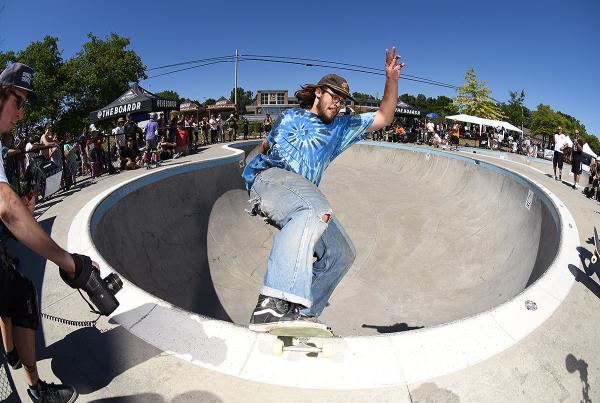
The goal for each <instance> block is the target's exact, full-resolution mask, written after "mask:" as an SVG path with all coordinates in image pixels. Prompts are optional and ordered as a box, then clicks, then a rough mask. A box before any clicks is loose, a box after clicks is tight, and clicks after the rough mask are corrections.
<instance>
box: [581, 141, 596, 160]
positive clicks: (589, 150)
mask: <svg viewBox="0 0 600 403" xmlns="http://www.w3.org/2000/svg"><path fill="white" fill-rule="evenodd" d="M583 152H584V153H585V154H587V155H589V156H591V157H593V158H598V156H597V155H596V153H594V152H593V151H592V149H591V148H590V146H589V145H588V143H585V144H584V145H583Z"/></svg>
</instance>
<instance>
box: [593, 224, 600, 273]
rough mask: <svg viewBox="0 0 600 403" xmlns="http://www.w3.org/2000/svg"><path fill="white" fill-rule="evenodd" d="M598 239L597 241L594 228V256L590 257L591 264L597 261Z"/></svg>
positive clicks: (599, 243)
mask: <svg viewBox="0 0 600 403" xmlns="http://www.w3.org/2000/svg"><path fill="white" fill-rule="evenodd" d="M599 245H600V239H598V231H597V230H596V227H594V254H593V255H592V264H596V262H597V261H598V254H599V253H600V248H599V247H598V246H599Z"/></svg>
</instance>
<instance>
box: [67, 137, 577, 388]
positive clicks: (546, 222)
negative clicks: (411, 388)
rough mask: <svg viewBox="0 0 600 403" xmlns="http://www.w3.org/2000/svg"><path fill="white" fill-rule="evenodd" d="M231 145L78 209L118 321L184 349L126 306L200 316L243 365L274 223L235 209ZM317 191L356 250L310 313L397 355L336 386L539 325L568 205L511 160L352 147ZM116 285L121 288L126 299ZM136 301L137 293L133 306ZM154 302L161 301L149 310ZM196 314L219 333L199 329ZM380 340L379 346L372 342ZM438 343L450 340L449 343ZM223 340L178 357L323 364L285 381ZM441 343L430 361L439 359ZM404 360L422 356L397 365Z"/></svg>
mask: <svg viewBox="0 0 600 403" xmlns="http://www.w3.org/2000/svg"><path fill="white" fill-rule="evenodd" d="M237 147H238V148H241V149H242V151H239V150H237V151H235V150H232V149H231V148H229V150H230V151H231V153H230V155H224V156H222V157H220V158H217V159H213V160H209V161H200V162H194V163H189V164H185V165H182V166H178V167H173V168H170V169H166V170H163V171H160V172H157V173H154V174H149V175H147V176H144V177H142V178H140V179H137V180H134V181H130V182H128V183H126V184H124V185H122V186H120V187H118V188H115V189H113V190H111V191H110V192H107V193H106V194H104V195H101V196H100V197H99V198H98V200H97V201H96V202H95V204H94V205H93V207H92V208H91V209H90V212H91V216H90V217H89V218H88V220H89V224H90V227H89V228H90V234H91V239H90V241H91V242H92V243H93V247H92V250H93V251H94V252H97V258H98V259H99V260H100V261H101V262H102V263H103V264H105V265H106V266H107V270H111V269H112V270H114V271H116V272H118V273H119V274H121V275H122V276H123V277H124V278H125V280H126V287H125V289H124V290H123V291H122V293H123V294H119V295H120V297H121V299H122V300H123V301H124V302H123V303H122V307H121V308H120V310H119V311H117V315H116V316H115V318H116V320H117V322H119V323H121V324H123V325H125V326H131V327H132V329H131V330H132V332H134V333H136V332H137V333H136V334H138V335H139V336H140V337H142V338H144V339H145V340H147V341H150V342H152V343H153V344H155V345H159V346H160V347H162V348H163V349H165V350H169V351H175V352H176V353H178V354H181V356H182V357H183V358H185V357H188V355H189V354H186V351H187V350H186V348H192V349H193V347H190V346H188V347H182V346H181V345H180V343H177V342H175V345H176V347H173V346H171V345H170V344H169V343H168V342H166V341H165V340H164V338H161V337H162V336H161V337H159V336H156V335H154V334H152V331H153V330H154V331H156V329H155V328H154V327H152V328H150V327H148V328H147V330H148V332H146V333H144V331H143V330H141V327H142V326H140V325H136V324H137V323H138V322H137V319H136V318H141V319H139V320H142V319H145V318H148V317H149V316H152V315H154V316H156V318H157V320H159V319H158V318H161V319H160V320H159V322H160V323H162V322H161V321H166V322H167V323H169V325H165V326H166V328H171V332H172V334H171V336H170V337H176V336H177V334H178V332H184V333H185V331H184V330H181V326H182V325H181V324H178V325H173V324H171V321H172V320H174V319H172V318H171V319H167V317H171V316H172V317H175V316H179V317H185V318H188V319H190V318H191V320H192V321H195V322H197V323H200V324H202V326H201V329H202V332H203V333H202V334H200V335H197V337H199V338H201V339H202V338H203V337H204V339H203V340H205V341H206V343H208V344H209V345H210V344H211V343H212V342H214V341H215V340H216V339H218V340H222V342H223V343H224V344H225V345H231V346H233V345H237V346H239V345H243V346H245V347H244V348H246V347H247V349H248V351H246V352H244V353H243V354H241V355H242V356H244V357H245V358H239V360H240V362H242V361H243V364H240V367H243V368H247V367H251V366H252V364H251V362H253V361H252V360H251V359H249V358H248V357H251V356H252V355H253V354H259V353H264V350H265V347H264V346H262V347H261V345H260V343H259V344H257V343H258V341H257V340H259V341H260V340H262V338H264V337H267V336H264V335H255V334H253V333H251V332H249V331H247V330H246V329H244V328H242V326H246V325H247V321H248V318H249V315H250V313H251V311H252V309H253V307H254V305H255V303H256V298H257V295H258V292H259V289H260V286H261V285H262V279H263V276H264V273H265V268H266V262H267V259H268V255H269V251H270V248H271V242H272V238H273V236H274V235H275V234H276V231H277V230H276V229H274V228H272V227H271V226H269V225H267V224H265V223H264V221H262V219H261V218H259V217H251V216H250V215H249V214H247V213H246V212H245V209H246V208H248V207H249V205H248V195H247V192H246V191H245V190H243V182H242V180H241V178H240V174H241V170H242V165H243V159H244V153H247V152H248V151H249V150H250V149H252V148H253V147H254V145H251V144H245V145H240V146H237ZM320 188H321V190H322V191H323V193H324V194H325V195H326V196H327V197H328V199H329V201H330V202H331V205H332V207H333V211H334V213H333V215H334V217H335V218H336V219H339V220H340V222H341V223H342V224H343V226H344V227H345V229H346V230H347V232H348V234H349V235H350V238H351V239H352V240H353V242H354V246H355V247H356V251H357V257H356V261H355V263H354V265H353V266H352V267H351V269H350V270H349V272H348V273H347V275H346V276H345V278H344V279H343V280H342V281H341V283H340V284H339V286H338V287H337V289H336V291H335V292H334V294H333V296H332V298H331V299H330V304H329V306H328V307H327V308H326V310H325V312H324V314H323V315H322V319H323V320H324V321H325V322H326V323H328V324H329V325H331V326H332V327H333V329H334V330H335V332H336V333H337V334H339V335H341V336H345V337H343V338H342V339H340V340H343V341H340V343H343V344H344V346H346V348H348V346H351V345H354V347H353V348H352V359H358V358H357V356H360V357H362V356H363V355H362V354H359V352H357V351H356V349H357V348H360V349H362V350H364V351H362V353H365V354H367V352H368V356H369V357H371V358H369V359H370V360H372V359H373V357H374V355H373V354H376V353H374V352H373V349H375V350H376V351H377V352H380V353H382V357H385V356H388V358H389V354H392V355H394V356H396V357H398V356H401V358H399V360H400V361H401V362H402V364H397V365H398V366H399V367H401V370H400V373H401V374H402V376H401V378H402V379H399V378H394V380H393V381H390V380H386V376H391V375H389V373H388V375H386V376H384V377H383V378H381V377H379V378H377V377H376V376H375V374H377V373H379V374H380V375H381V373H382V372H383V371H384V370H386V369H385V368H386V366H385V365H384V366H381V363H378V364H377V366H378V367H377V368H379V369H378V370H373V371H374V372H373V376H372V378H373V380H374V381H373V382H374V383H368V382H370V381H369V379H371V377H367V378H368V379H365V378H361V380H360V381H358V380H354V381H352V380H353V379H354V378H353V377H351V376H349V377H347V378H345V379H346V381H347V382H348V385H349V387H353V388H360V387H371V386H377V385H389V384H395V383H402V382H408V381H415V380H422V379H428V377H430V376H435V375H440V374H443V373H447V372H449V371H454V370H456V369H458V368H461V367H465V366H468V365H471V364H472V363H474V362H478V361H481V360H482V359H485V358H487V357H489V356H490V355H493V354H495V353H497V352H499V351H501V350H502V349H504V348H507V347H509V346H510V345H512V344H514V343H515V342H517V341H518V340H519V339H521V338H522V337H524V336H525V335H526V334H528V333H530V332H531V331H532V330H533V329H535V327H537V326H539V325H540V324H541V323H543V321H544V320H545V319H546V318H547V317H549V315H550V314H551V313H552V312H553V311H554V310H555V309H556V308H557V307H558V305H559V304H560V302H561V301H562V299H563V298H564V297H565V296H566V294H567V293H568V291H569V289H570V286H571V284H572V282H573V277H572V276H570V273H568V270H567V266H568V264H567V262H571V261H572V262H577V256H576V253H575V254H574V253H573V252H572V251H570V249H569V248H570V246H571V243H573V245H575V244H576V242H577V241H578V239H577V240H576V241H573V239H572V238H573V234H574V233H575V234H576V227H575V226H574V221H573V220H572V217H571V216H570V214H569V212H568V210H566V208H564V206H563V205H562V204H561V202H560V200H558V199H556V198H555V196H553V195H552V194H551V193H549V192H548V191H547V190H546V189H545V188H543V186H541V185H539V184H536V183H534V182H533V181H531V180H529V179H527V178H525V177H522V176H520V175H518V174H516V173H515V172H513V171H511V170H508V169H505V168H501V167H498V166H495V165H493V164H489V163H487V162H484V161H479V160H476V159H472V158H469V157H467V156H464V155H458V154H449V153H443V152H439V151H434V150H430V149H420V148H413V147H404V146H392V145H390V146H388V145H382V144H373V143H361V144H358V145H355V146H353V147H352V148H351V149H350V150H348V151H347V152H346V153H344V154H343V155H342V156H340V157H339V158H338V159H337V160H336V161H335V162H334V163H333V164H332V165H331V166H330V167H329V168H328V170H327V172H326V174H325V176H324V180H323V182H322V184H321V186H320ZM91 204H93V203H91ZM71 238H72V236H71V234H70V236H69V239H71ZM566 249H569V251H566ZM571 249H572V250H573V251H574V250H575V247H573V248H571ZM92 255H93V253H92ZM565 271H566V274H567V275H565ZM103 274H104V273H103ZM126 289H135V290H136V293H134V294H135V297H131V296H128V295H127V290H126ZM140 290H143V291H140ZM144 298H149V299H147V303H145V304H142V303H141V302H139V301H141V300H142V299H144ZM157 307H159V309H162V308H160V307H170V309H172V310H171V311H170V312H171V313H165V312H161V313H158V311H155V309H157ZM127 310H129V311H127ZM153 312H154V313H153ZM151 313H152V315H151ZM211 318H213V319H216V320H213V319H211ZM147 321H148V322H150V319H147ZM232 324H233V325H232ZM134 325H135V326H137V327H136V329H135V330H133V326H134ZM236 325H237V326H236ZM154 326H156V325H154ZM165 326H163V327H165ZM211 326H215V328H216V329H219V330H218V331H214V332H215V333H210V331H208V330H207V329H209V328H211ZM174 329H175V330H174ZM165 332H166V330H165ZM481 332H483V333H481ZM494 332H497V333H498V334H496V333H494ZM159 333H160V331H159ZM210 334H213V335H214V336H210ZM217 335H218V336H217ZM226 335H228V336H226ZM219 336H221V337H219ZM365 336H378V337H365ZM228 337H230V338H231V339H228ZM382 337H384V338H388V340H389V341H385V342H384V341H383V339H382ZM237 338H239V339H237ZM233 339H235V340H236V341H235V342H233V341H232V340H233ZM244 340H245V341H244ZM249 340H251V341H249ZM458 340H460V341H458ZM469 340H470V341H469ZM428 341H429V342H431V343H428ZM382 342H383V343H384V344H385V347H384V346H380V347H376V346H378V345H381V343H382ZM165 343H166V344H165ZM230 343H231V344H230ZM354 343H356V344H354ZM365 343H366V344H365ZM448 343H450V345H447V344H448ZM452 343H458V344H459V345H460V346H462V347H461V348H459V349H458V350H456V351H454V350H453V349H456V346H451V344H452ZM463 343H467V344H466V345H464V344H463ZM477 343H479V345H478V346H477V347H474V344H477ZM413 344H414V346H412V345H413ZM469 344H470V345H469ZM365 345H367V346H368V347H365ZM358 346H361V347H358ZM411 346H412V347H411ZM435 346H437V347H435ZM221 347H222V346H221ZM221 347H219V348H221ZM388 348H391V349H392V351H393V352H392V353H390V352H386V349H388ZM439 348H443V349H444V350H443V351H439ZM267 349H268V347H267ZM184 350H185V351H184ZM226 350H227V349H226ZM233 350H234V348H233V347H231V348H230V349H229V350H227V353H224V352H223V351H221V353H222V354H225V355H224V356H223V357H222V359H223V361H222V362H221V361H219V362H218V363H214V362H212V361H210V360H209V361H210V362H208V363H206V362H204V361H203V360H202V359H197V358H194V357H195V356H194V354H191V358H189V357H188V359H190V360H191V361H192V362H198V363H199V364H200V365H204V366H207V367H209V368H214V369H217V370H219V371H222V372H226V373H230V374H233V375H236V376H242V377H244V378H247V379H252V380H258V381H261V382H269V383H280V384H285V385H292V386H300V387H304V386H307V384H306V383H308V387H323V384H322V382H325V380H326V379H327V377H324V378H323V377H321V378H319V377H318V376H317V375H316V374H317V373H321V372H322V371H324V370H325V367H323V368H322V369H321V370H319V371H317V372H315V376H314V377H308V378H305V379H304V381H302V380H298V379H297V378H294V377H292V376H291V375H290V377H289V382H288V381H286V379H287V378H286V377H284V378H280V379H279V380H278V381H273V382H271V380H270V379H266V378H264V377H263V376H262V375H256V374H255V373H254V372H252V371H250V370H248V371H249V372H248V373H244V371H243V370H242V369H240V368H237V367H236V369H235V370H231V368H230V366H231V365H232V364H231V363H230V362H229V360H233V361H235V362H237V358H235V359H234V358H232V356H230V355H231V354H233V352H232V351H233ZM257 351H258V353H257ZM467 351H468V352H467ZM197 354H199V355H202V354H203V353H202V352H200V351H198V352H197ZM236 354H237V353H236ZM245 354H247V356H246V355H245ZM432 354H433V355H432ZM453 354H454V355H456V357H455V358H449V361H448V363H446V364H440V363H439V358H440V355H446V356H450V357H452V356H453ZM213 355H214V353H213ZM233 355H235V354H233ZM412 355H417V356H412ZM467 356H468V358H465V357H467ZM211 357H212V356H211ZM343 357H344V359H345V360H346V361H347V360H348V359H350V357H349V356H348V355H344V356H343ZM427 357H429V358H430V360H431V362H432V364H431V365H430V366H429V367H428V365H427V360H428V358H427ZM388 358H382V359H384V360H385V359H388ZM261 359H264V357H263V356H261ZM406 360H409V361H410V362H411V363H412V362H421V364H422V365H421V366H420V367H419V368H418V369H416V368H415V369H412V370H411V368H407V367H406V366H407V365H409V364H408V363H407V362H406ZM342 361H343V360H342ZM339 362H340V361H339V360H338V362H337V363H339ZM358 365H362V366H364V365H365V364H364V363H362V364H358ZM394 365H396V364H394ZM224 366H225V367H224ZM434 367H435V368H434ZM424 368H430V369H431V370H427V371H425V370H424ZM432 368H433V369H432ZM282 370H284V369H283V368H282ZM288 370H289V368H288ZM339 370H340V369H339V368H338V369H336V371H338V372H339ZM387 370H389V371H392V369H390V368H387ZM406 371H410V372H411V374H412V375H411V376H412V377H411V376H407V375H406V373H405V372H406ZM423 371H425V372H423ZM263 375H264V374H263ZM267 378H268V377H267ZM311 379H312V381H310V380H311ZM302 382H305V383H302ZM311 382H312V383H311ZM357 382H358V383H357ZM363 384H364V385H363Z"/></svg>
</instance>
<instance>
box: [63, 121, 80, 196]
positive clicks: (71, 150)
mask: <svg viewBox="0 0 600 403" xmlns="http://www.w3.org/2000/svg"><path fill="white" fill-rule="evenodd" d="M65 140H66V141H65V144H64V145H63V153H64V156H65V172H64V174H63V176H64V177H65V185H66V187H67V188H68V187H69V186H67V185H68V184H69V182H70V185H75V184H76V183H77V150H78V148H79V143H78V142H76V141H74V140H73V136H71V133H66V134H65ZM67 178H69V179H67Z"/></svg>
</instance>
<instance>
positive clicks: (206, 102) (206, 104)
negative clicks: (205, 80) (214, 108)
mask: <svg viewBox="0 0 600 403" xmlns="http://www.w3.org/2000/svg"><path fill="white" fill-rule="evenodd" d="M216 103H217V100H216V99H214V98H207V99H206V101H204V105H205V106H208V105H214V104H216Z"/></svg>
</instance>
